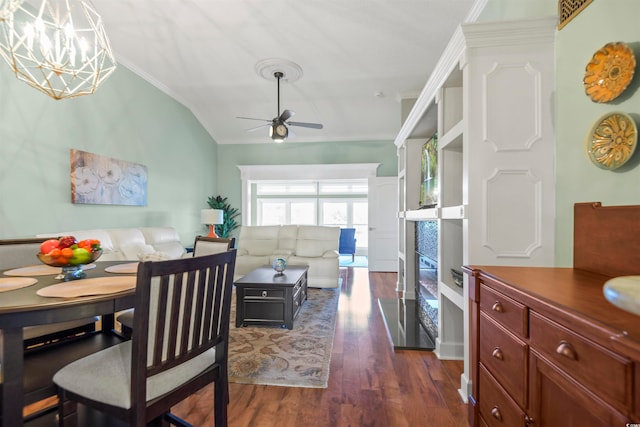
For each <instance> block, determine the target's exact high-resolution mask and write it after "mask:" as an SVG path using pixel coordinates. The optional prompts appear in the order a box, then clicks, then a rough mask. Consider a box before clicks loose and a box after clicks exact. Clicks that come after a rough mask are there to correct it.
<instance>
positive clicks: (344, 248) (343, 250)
mask: <svg viewBox="0 0 640 427" xmlns="http://www.w3.org/2000/svg"><path fill="white" fill-rule="evenodd" d="M355 236H356V229H355V228H341V229H340V244H339V246H338V252H339V253H340V255H348V254H351V261H355V256H356V237H355Z"/></svg>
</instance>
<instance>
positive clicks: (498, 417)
mask: <svg viewBox="0 0 640 427" xmlns="http://www.w3.org/2000/svg"><path fill="white" fill-rule="evenodd" d="M491 416H492V417H493V418H495V419H496V420H498V421H502V414H501V413H500V409H498V407H497V406H494V407H493V409H491Z"/></svg>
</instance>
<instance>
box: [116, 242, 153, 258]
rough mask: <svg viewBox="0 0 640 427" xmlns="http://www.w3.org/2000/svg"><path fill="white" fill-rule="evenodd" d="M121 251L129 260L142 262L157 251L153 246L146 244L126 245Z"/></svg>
mask: <svg viewBox="0 0 640 427" xmlns="http://www.w3.org/2000/svg"><path fill="white" fill-rule="evenodd" d="M120 250H121V251H122V254H123V255H124V257H125V258H126V259H128V260H141V259H143V258H144V257H145V256H146V255H149V254H152V253H154V252H155V251H156V250H155V249H154V248H153V246H151V245H147V244H145V243H126V244H123V245H122V246H121V247H120Z"/></svg>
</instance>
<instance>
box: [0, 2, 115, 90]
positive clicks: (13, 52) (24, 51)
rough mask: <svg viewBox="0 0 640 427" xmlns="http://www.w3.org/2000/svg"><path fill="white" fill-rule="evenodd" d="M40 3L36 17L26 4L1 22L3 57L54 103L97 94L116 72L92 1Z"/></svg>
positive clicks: (1, 53)
mask: <svg viewBox="0 0 640 427" xmlns="http://www.w3.org/2000/svg"><path fill="white" fill-rule="evenodd" d="M0 1H1V2H2V3H1V4H4V3H14V2H17V1H16V0H0ZM39 1H41V4H40V7H39V8H38V9H37V10H36V11H35V12H34V8H32V7H30V6H27V5H26V4H22V5H21V6H19V7H18V8H17V9H15V11H14V12H13V13H6V15H7V16H6V17H5V18H4V19H2V17H0V56H2V57H3V58H4V60H5V61H6V62H7V63H8V64H9V66H11V68H12V69H13V72H14V73H15V75H16V77H17V78H18V79H20V80H22V81H24V82H26V83H27V84H29V85H30V86H32V87H34V88H36V89H38V90H40V91H42V92H44V93H46V94H47V95H49V96H50V97H52V98H54V99H64V98H74V97H77V96H82V95H89V94H92V93H94V92H95V91H96V89H97V88H98V86H100V84H102V82H103V81H104V80H105V79H106V78H107V77H108V76H109V75H110V74H111V73H112V72H113V71H115V69H116V61H115V58H114V56H113V53H112V51H111V47H110V45H109V39H108V38H107V35H106V33H105V31H104V26H103V24H102V18H101V17H100V15H99V14H98V13H97V12H96V10H95V8H94V7H93V5H92V4H91V2H90V1H89V0H39Z"/></svg>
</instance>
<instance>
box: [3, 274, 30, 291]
mask: <svg viewBox="0 0 640 427" xmlns="http://www.w3.org/2000/svg"><path fill="white" fill-rule="evenodd" d="M35 283H38V279H34V278H33V277H2V278H0V292H7V291H13V290H15V289H20V288H26V287H27V286H31V285H33V284H35Z"/></svg>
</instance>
